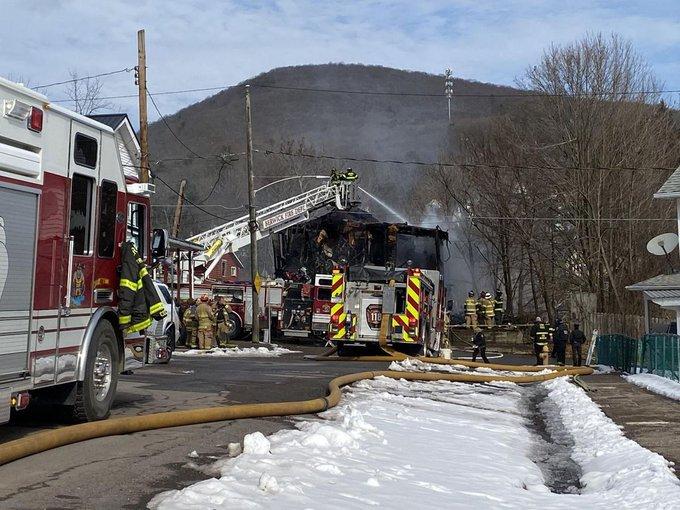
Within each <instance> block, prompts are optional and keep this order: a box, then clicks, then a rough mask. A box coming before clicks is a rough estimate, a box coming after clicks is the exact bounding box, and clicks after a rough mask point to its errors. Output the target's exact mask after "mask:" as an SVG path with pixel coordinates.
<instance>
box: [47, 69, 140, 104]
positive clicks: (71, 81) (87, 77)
mask: <svg viewBox="0 0 680 510" xmlns="http://www.w3.org/2000/svg"><path fill="white" fill-rule="evenodd" d="M132 71H134V68H130V67H125V68H123V69H118V70H117V71H109V72H108V73H101V74H93V75H91V76H83V77H82V78H73V79H71V80H65V81H56V82H54V83H48V84H46V85H36V86H35V88H36V89H46V88H49V87H56V86H57V85H66V84H67V83H75V82H77V81H82V80H91V79H93V78H101V77H102V76H111V75H114V74H120V73H129V72H132ZM133 97H135V96H133ZM101 99H106V98H101ZM65 101H72V100H62V101H54V102H55V103H56V102H65Z"/></svg>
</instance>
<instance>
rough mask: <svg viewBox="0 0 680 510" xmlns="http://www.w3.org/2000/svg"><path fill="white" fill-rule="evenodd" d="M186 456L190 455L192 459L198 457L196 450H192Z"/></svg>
mask: <svg viewBox="0 0 680 510" xmlns="http://www.w3.org/2000/svg"><path fill="white" fill-rule="evenodd" d="M187 457H190V458H192V459H197V458H198V452H197V451H196V450H193V451H192V452H191V453H190V454H189V455H187Z"/></svg>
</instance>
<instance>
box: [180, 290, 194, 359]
mask: <svg viewBox="0 0 680 510" xmlns="http://www.w3.org/2000/svg"><path fill="white" fill-rule="evenodd" d="M187 305H188V306H187V309H186V310H184V315H183V316H182V320H184V327H185V328H186V330H187V346H188V347H189V348H190V349H198V340H197V338H198V337H197V336H196V330H197V329H198V322H197V321H196V301H195V300H193V299H187Z"/></svg>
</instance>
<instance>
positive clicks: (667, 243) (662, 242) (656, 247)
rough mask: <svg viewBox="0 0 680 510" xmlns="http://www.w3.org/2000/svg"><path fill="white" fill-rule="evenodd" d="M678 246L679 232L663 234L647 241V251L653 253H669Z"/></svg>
mask: <svg viewBox="0 0 680 510" xmlns="http://www.w3.org/2000/svg"><path fill="white" fill-rule="evenodd" d="M677 247H678V234H674V233H673V232H671V233H669V234H661V235H658V236H656V237H655V238H654V239H651V240H650V241H649V242H648V243H647V251H648V252H649V253H651V254H652V255H668V254H669V253H671V252H672V251H673V250H675V249H676V248H677Z"/></svg>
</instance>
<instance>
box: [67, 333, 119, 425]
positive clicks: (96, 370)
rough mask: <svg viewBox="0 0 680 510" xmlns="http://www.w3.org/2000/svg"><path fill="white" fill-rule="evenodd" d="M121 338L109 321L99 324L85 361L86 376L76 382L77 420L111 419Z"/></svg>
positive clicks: (75, 415)
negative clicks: (118, 338) (109, 417)
mask: <svg viewBox="0 0 680 510" xmlns="http://www.w3.org/2000/svg"><path fill="white" fill-rule="evenodd" d="M118 358H119V356H118V341H117V339H116V333H115V331H114V330H113V326H112V325H111V323H110V322H108V321H105V320H103V321H101V322H100V323H99V324H97V327H96V328H95V330H94V334H93V335H92V344H91V345H90V348H89V349H88V352H87V360H86V361H85V363H86V364H85V379H84V380H83V381H79V382H77V383H76V398H75V403H74V404H73V406H72V415H73V418H74V419H75V420H76V421H80V422H84V421H96V420H103V419H105V418H108V416H109V413H110V412H111V404H112V403H113V399H114V397H115V395H116V387H117V386H118V375H119V374H118V366H119V362H120V360H119V359H118Z"/></svg>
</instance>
